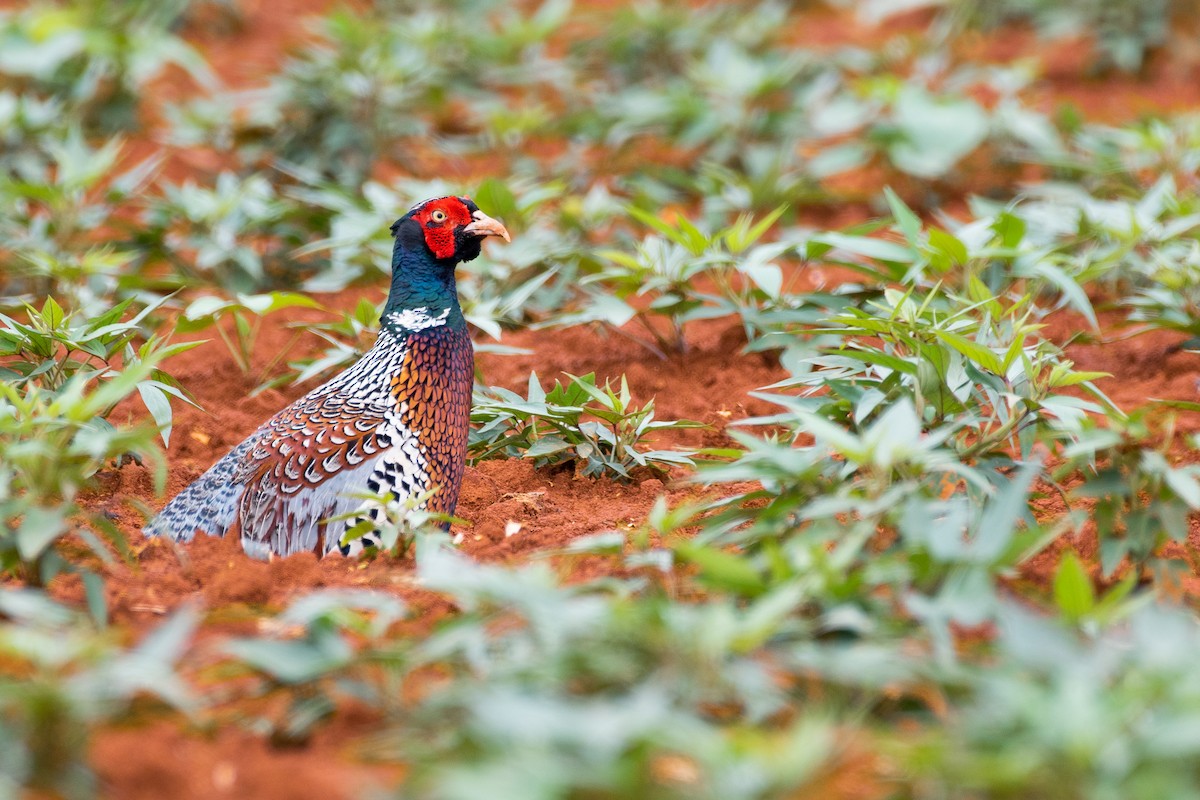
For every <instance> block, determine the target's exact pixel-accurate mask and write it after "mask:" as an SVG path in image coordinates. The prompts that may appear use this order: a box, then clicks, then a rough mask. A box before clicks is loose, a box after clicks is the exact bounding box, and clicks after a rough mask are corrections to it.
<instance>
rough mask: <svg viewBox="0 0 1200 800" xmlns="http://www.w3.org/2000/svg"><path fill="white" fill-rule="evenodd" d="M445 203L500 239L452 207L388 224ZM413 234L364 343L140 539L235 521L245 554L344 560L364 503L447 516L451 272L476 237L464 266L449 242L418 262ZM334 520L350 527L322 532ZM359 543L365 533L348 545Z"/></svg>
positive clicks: (453, 485) (452, 403)
mask: <svg viewBox="0 0 1200 800" xmlns="http://www.w3.org/2000/svg"><path fill="white" fill-rule="evenodd" d="M447 200H455V201H460V202H465V203H466V204H467V205H466V206H465V208H466V209H467V210H468V216H467V217H466V222H463V221H461V220H460V221H459V222H460V228H463V227H464V226H465V227H466V228H468V229H469V228H470V224H469V223H470V221H471V220H472V219H474V220H476V221H480V220H481V218H482V220H486V223H490V225H488V224H484V223H481V224H482V225H483V229H484V230H487V231H488V233H491V234H494V235H505V237H506V238H507V233H506V232H505V233H504V234H501V233H500V231H503V227H501V226H499V224H498V223H495V221H494V220H490V219H489V218H487V217H486V216H483V215H482V212H479V211H478V209H477V208H474V204H473V203H470V201H465V200H460V199H459V198H443V199H441V200H440V201H429V202H428V203H425V204H421V205H419V206H417V207H416V208H414V209H413V211H412V212H410V213H409V215H408V216H406V217H405V218H404V219H402V220H401V221H400V222H398V223H397V227H399V226H401V225H402V224H403V223H405V221H406V220H409V218H410V217H412V216H413V215H414V214H417V212H418V211H420V210H421V209H423V208H425V207H426V206H428V205H429V204H431V203H438V202H441V201H447ZM426 212H427V213H429V211H428V209H427V210H426ZM470 212H474V213H473V215H472V214H471V213H470ZM443 216H445V215H444V214H443ZM435 218H436V217H435ZM447 222H449V220H447ZM491 226H495V227H494V228H493V227H491ZM413 227H415V222H414V224H411V225H409V226H408V228H401V229H400V230H399V231H398V232H397V242H396V252H395V255H394V256H393V278H392V290H391V294H390V295H389V300H388V304H387V305H386V306H385V309H384V315H383V319H382V328H381V331H380V335H379V339H378V340H377V341H376V342H375V345H374V346H373V347H372V348H371V349H370V350H369V351H368V352H367V353H366V355H364V356H363V357H362V358H361V359H360V360H359V361H358V362H357V363H356V364H354V366H352V367H351V368H350V369H348V370H346V371H345V372H343V373H342V374H340V375H338V376H337V377H336V378H334V379H333V380H331V381H329V382H328V383H326V384H324V385H323V386H320V387H318V388H317V389H314V390H313V391H311V392H309V393H308V394H307V395H305V396H304V397H302V398H300V399H299V400H298V401H296V402H295V403H293V404H292V405H290V406H288V407H287V408H285V409H283V410H282V411H280V412H279V413H278V414H276V415H275V416H274V417H272V418H271V419H269V420H268V421H267V422H266V423H264V424H263V425H262V426H261V427H260V428H259V429H258V430H257V431H255V432H254V433H253V434H251V435H250V436H249V437H248V438H247V439H246V440H245V441H243V442H242V443H241V444H239V445H238V446H237V447H235V448H234V449H233V450H232V451H231V452H230V453H229V454H228V455H226V456H225V457H224V458H222V459H221V460H220V461H218V462H217V463H216V464H214V465H213V466H212V468H211V469H209V470H208V472H206V473H205V474H204V475H203V476H201V477H200V479H199V480H197V481H196V482H195V483H193V484H192V485H190V486H189V487H187V488H186V489H185V490H184V491H183V492H182V493H180V494H179V496H177V497H176V498H175V499H174V500H173V501H171V503H170V504H169V505H168V506H167V507H166V508H165V509H163V511H162V513H161V514H159V516H158V517H157V518H156V519H155V520H154V521H153V522H152V523H151V524H150V525H148V526H147V528H146V533H147V534H148V535H155V534H167V535H170V536H172V537H174V538H176V539H178V540H182V541H190V540H191V538H192V537H193V536H194V534H195V532H196V531H197V530H199V531H202V532H205V533H209V534H215V535H223V534H224V533H225V532H226V531H227V530H228V529H229V528H230V527H231V526H232V525H233V523H234V522H237V523H239V527H240V530H241V537H242V544H243V546H244V548H245V550H246V552H247V553H248V554H250V555H252V556H255V557H258V558H266V557H267V556H268V555H269V554H271V553H274V554H276V555H290V554H292V553H298V552H314V551H315V552H317V553H319V554H326V553H329V552H332V551H333V550H335V549H340V550H341V552H343V553H349V552H352V551H353V550H356V549H358V548H357V546H356V545H348V546H345V547H343V546H342V545H341V542H342V538H343V535H344V534H345V532H346V531H347V530H348V529H349V528H351V527H353V526H354V525H355V524H356V523H357V522H358V521H360V520H363V519H367V518H372V519H373V518H377V515H378V514H379V511H380V505H379V503H378V502H375V501H370V500H364V498H363V497H362V495H364V494H370V495H386V494H390V495H392V496H393V497H395V498H398V499H401V500H405V499H407V498H412V497H417V496H423V495H426V494H428V497H427V498H426V499H425V500H424V501H422V502H421V503H420V506H419V507H421V508H425V509H426V510H429V511H436V512H442V513H446V514H453V513H454V509H455V506H456V504H457V501H458V491H459V486H460V483H461V481H462V474H463V469H464V464H465V460H466V448H467V431H468V423H469V418H470V404H471V386H472V382H473V379H474V358H473V353H472V349H471V341H470V337H469V335H468V332H467V327H466V322H465V321H464V320H463V317H462V311H461V309H460V308H459V305H458V298H457V294H456V292H455V287H454V279H453V266H454V264H456V263H457V262H458V261H459V260H466V257H471V258H473V257H474V256H475V255H478V239H477V238H475V237H474V236H471V237H467V242H466V243H465V251H466V254H465V256H464V255H463V251H464V243H463V242H461V241H459V242H457V243H456V245H455V250H454V251H453V253H454V256H456V257H450V256H444V257H442V258H436V257H435V256H436V254H437V253H438V252H439V251H438V249H437V247H430V248H429V250H430V251H431V252H422V249H421V247H419V246H418V245H419V244H424V241H423V240H422V241H419V240H417V239H416V238H415V237H416V235H417V234H420V233H422V232H423V231H422V229H421V228H416V231H415V232H414V230H412V229H411V228H413ZM428 237H429V234H428V232H424V237H423V239H427V238H428ZM459 238H462V235H461V232H460V236H459ZM480 238H481V237H480ZM472 243H474V248H473V249H472V247H471V244H472ZM434 244H436V242H435V243H434ZM443 252H445V251H444V250H443ZM472 252H473V255H472ZM418 304H419V305H418ZM429 493H431V494H429ZM344 515H353V516H351V517H349V518H344V519H340V520H336V521H329V520H330V519H331V518H338V517H343V516H344ZM372 540H373V534H368V535H367V536H366V537H365V538H364V539H363V540H362V542H361V543H362V544H369V543H371V542H372Z"/></svg>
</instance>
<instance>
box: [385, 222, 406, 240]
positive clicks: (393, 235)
mask: <svg viewBox="0 0 1200 800" xmlns="http://www.w3.org/2000/svg"><path fill="white" fill-rule="evenodd" d="M401 222H404V217H401V218H400V219H398V220H396V221H395V222H393V223H392V227H391V228H389V229H388V230H390V231H391V232H392V238H393V239H395V238H396V231H397V230H399V228H400V223H401Z"/></svg>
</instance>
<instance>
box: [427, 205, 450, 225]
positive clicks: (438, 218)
mask: <svg viewBox="0 0 1200 800" xmlns="http://www.w3.org/2000/svg"><path fill="white" fill-rule="evenodd" d="M429 218H430V219H431V220H433V221H434V222H445V221H446V212H445V211H442V210H441V209H440V208H438V209H434V211H433V213H432V214H430V215H429Z"/></svg>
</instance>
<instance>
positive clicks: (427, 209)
mask: <svg viewBox="0 0 1200 800" xmlns="http://www.w3.org/2000/svg"><path fill="white" fill-rule="evenodd" d="M415 216H416V220H417V222H419V223H420V224H421V230H422V231H424V232H425V244H426V245H428V246H429V250H430V251H431V252H432V253H433V256H434V258H438V259H445V258H453V257H454V253H455V251H456V250H457V249H458V237H457V231H459V230H460V229H462V228H465V227H466V226H467V225H469V224H471V211H470V209H468V208H467V207H466V205H465V204H464V203H463V202H462V201H461V200H459V199H458V198H457V197H441V198H438V199H437V200H433V201H430V202H428V203H426V204H425V205H424V206H422V207H421V209H420V210H419V211H418V212H417V213H416V215H415Z"/></svg>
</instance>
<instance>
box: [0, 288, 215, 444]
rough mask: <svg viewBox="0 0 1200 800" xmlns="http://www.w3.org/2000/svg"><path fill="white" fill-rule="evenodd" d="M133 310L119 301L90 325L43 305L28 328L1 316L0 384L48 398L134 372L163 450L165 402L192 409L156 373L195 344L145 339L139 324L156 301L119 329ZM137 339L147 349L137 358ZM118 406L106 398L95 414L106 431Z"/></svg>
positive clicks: (30, 314)
mask: <svg viewBox="0 0 1200 800" xmlns="http://www.w3.org/2000/svg"><path fill="white" fill-rule="evenodd" d="M132 303H133V301H132V300H125V301H123V302H121V303H118V304H117V305H115V306H113V307H112V308H110V309H109V310H108V311H106V312H105V313H103V314H101V315H99V316H96V317H92V318H90V319H88V318H85V317H83V316H82V315H81V314H79V312H76V311H72V312H70V313H68V312H66V311H64V310H63V308H62V306H60V305H59V304H58V302H57V301H55V299H54V298H53V297H47V298H46V301H45V303H44V304H43V305H42V308H41V310H40V311H39V310H38V309H35V308H33V307H32V306H28V305H27V306H26V307H25V312H26V313H25V316H26V319H27V321H26V322H20V321H18V320H15V319H12V318H10V317H7V316H5V315H3V314H0V325H2V326H3V327H0V380H3V381H5V382H6V383H10V384H11V385H12V386H13V387H14V388H26V389H28V388H36V389H38V390H40V391H42V392H44V393H45V394H46V395H47V396H48V397H52V396H53V395H55V394H57V393H58V392H60V391H62V390H63V388H64V387H65V386H66V385H67V384H68V383H69V382H71V381H72V380H76V381H77V383H78V385H79V386H86V385H87V384H88V383H90V382H93V381H96V382H100V383H107V382H111V381H113V380H115V379H117V378H119V377H121V376H122V375H123V374H124V373H126V372H128V371H130V370H131V369H135V368H136V372H137V374H139V375H141V376H142V377H139V379H138V380H137V381H136V383H135V385H136V388H137V391H138V394H139V395H140V396H141V399H142V402H143V403H144V404H145V406H146V409H147V410H148V411H149V412H150V414H151V415H152V416H153V417H154V421H155V423H156V424H157V425H158V428H159V431H160V432H161V434H162V439H163V444H168V443H169V442H170V438H171V418H172V413H171V402H170V400H171V398H172V397H174V398H176V399H178V400H182V401H183V402H185V403H190V404H191V405H195V402H194V401H193V400H192V399H191V396H190V395H188V394H187V393H186V392H185V391H184V390H183V388H182V387H180V385H179V382H178V381H177V380H175V378H173V377H171V375H169V374H168V373H166V372H164V371H163V370H162V369H159V368H158V367H157V366H156V365H157V364H158V363H159V362H160V361H162V360H164V359H166V358H170V357H171V356H174V355H178V354H179V353H183V352H186V351H188V350H190V349H192V348H193V347H196V346H197V345H199V344H200V342H183V343H179V344H167V343H166V342H165V341H164V340H161V339H159V338H158V337H156V336H149V337H147V336H146V335H145V333H144V331H143V330H142V324H143V323H144V321H145V319H146V318H147V317H148V316H149V315H150V314H152V313H153V312H154V311H156V310H157V309H158V308H159V307H160V306H161V304H162V301H158V302H156V303H152V304H151V305H148V306H146V307H145V308H143V309H142V310H141V311H139V312H138V313H137V314H136V315H134V316H133V317H131V318H130V319H128V320H125V321H122V319H121V318H122V317H124V316H125V313H126V311H128V309H129V308H130V306H131V304H132ZM138 339H144V340H145V341H144V342H143V343H142V345H141V346H140V347H139V348H137V349H136V350H135V349H134V347H133V344H134V342H135V341H136V340H138ZM147 367H148V368H147ZM123 398H124V395H122V394H116V395H112V396H111V397H110V402H109V403H108V404H107V405H103V406H100V407H99V408H98V409H97V412H96V414H95V416H96V418H97V419H96V424H98V425H101V426H105V425H107V422H105V420H107V419H108V417H110V416H111V415H112V413H113V410H114V409H115V408H116V405H117V403H118V402H120V401H121V400H122V399H123Z"/></svg>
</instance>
